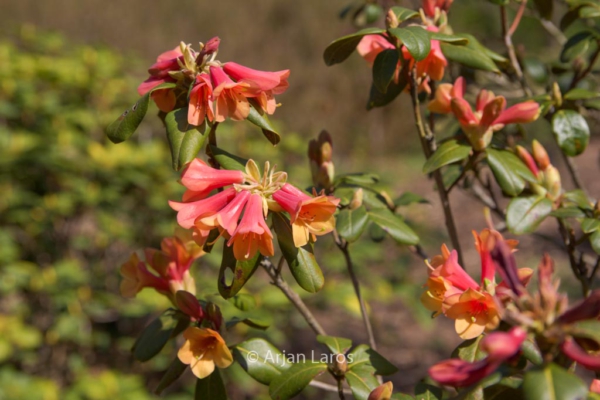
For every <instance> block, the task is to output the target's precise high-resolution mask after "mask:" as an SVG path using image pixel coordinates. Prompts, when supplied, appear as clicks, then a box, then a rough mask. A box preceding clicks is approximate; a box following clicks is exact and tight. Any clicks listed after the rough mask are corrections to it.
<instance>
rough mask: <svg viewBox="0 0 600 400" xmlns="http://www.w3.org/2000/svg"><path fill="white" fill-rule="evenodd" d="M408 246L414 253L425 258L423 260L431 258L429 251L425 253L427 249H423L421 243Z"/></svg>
mask: <svg viewBox="0 0 600 400" xmlns="http://www.w3.org/2000/svg"><path fill="white" fill-rule="evenodd" d="M408 248H409V250H410V251H411V252H412V253H413V254H414V255H416V256H418V257H420V258H421V259H423V260H428V259H429V256H428V255H427V253H425V250H423V247H421V245H420V244H416V245H414V246H409V247H408Z"/></svg>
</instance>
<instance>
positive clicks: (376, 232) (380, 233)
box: [369, 224, 385, 243]
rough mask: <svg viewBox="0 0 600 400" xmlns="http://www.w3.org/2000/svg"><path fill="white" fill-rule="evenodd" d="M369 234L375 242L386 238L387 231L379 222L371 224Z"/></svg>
mask: <svg viewBox="0 0 600 400" xmlns="http://www.w3.org/2000/svg"><path fill="white" fill-rule="evenodd" d="M369 236H370V237H371V240H372V241H374V242H375V243H379V242H381V241H383V239H385V231H384V230H383V229H381V227H380V226H379V225H377V224H371V225H370V226H369Z"/></svg>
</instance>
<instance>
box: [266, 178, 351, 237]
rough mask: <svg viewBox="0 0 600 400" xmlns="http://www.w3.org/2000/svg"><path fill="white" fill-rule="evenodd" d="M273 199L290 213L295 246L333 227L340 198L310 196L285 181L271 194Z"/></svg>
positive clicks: (329, 230) (327, 231)
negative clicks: (334, 215)
mask: <svg viewBox="0 0 600 400" xmlns="http://www.w3.org/2000/svg"><path fill="white" fill-rule="evenodd" d="M273 199H274V200H275V201H276V202H277V203H279V205H280V206H281V208H283V209H284V210H285V211H287V212H288V213H289V214H290V222H291V223H292V234H293V237H294V245H295V246H296V247H301V246H304V245H306V244H307V243H308V241H309V240H310V239H311V238H312V240H313V241H315V240H316V236H321V235H325V234H327V233H329V232H331V231H333V229H334V228H335V218H334V217H333V214H334V213H335V210H336V209H337V205H338V204H339V202H340V200H339V199H336V198H334V197H331V196H325V195H320V196H317V197H310V196H309V195H307V194H305V193H304V192H302V191H301V190H299V189H298V188H296V187H294V186H292V185H290V184H289V183H286V184H285V185H283V187H282V188H281V189H280V190H278V191H277V192H275V193H274V194H273Z"/></svg>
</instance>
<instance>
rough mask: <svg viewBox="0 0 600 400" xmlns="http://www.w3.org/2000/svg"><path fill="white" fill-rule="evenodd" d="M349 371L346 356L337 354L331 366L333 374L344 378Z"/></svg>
mask: <svg viewBox="0 0 600 400" xmlns="http://www.w3.org/2000/svg"><path fill="white" fill-rule="evenodd" d="M347 370H348V361H347V360H346V356H345V355H344V354H335V355H334V357H333V363H332V364H331V372H333V374H334V375H335V376H340V377H342V376H344V375H345V374H346V371H347Z"/></svg>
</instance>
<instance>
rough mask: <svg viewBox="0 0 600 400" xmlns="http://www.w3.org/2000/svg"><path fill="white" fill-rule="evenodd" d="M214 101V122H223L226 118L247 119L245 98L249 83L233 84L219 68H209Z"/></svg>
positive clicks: (247, 107) (247, 104)
mask: <svg viewBox="0 0 600 400" xmlns="http://www.w3.org/2000/svg"><path fill="white" fill-rule="evenodd" d="M210 76H211V80H212V85H213V100H214V101H215V116H214V118H215V121H217V122H223V121H225V119H226V118H227V117H229V118H231V119H232V120H234V121H241V120H243V119H246V118H248V114H249V113H250V103H249V102H248V99H247V98H246V97H247V96H246V95H247V93H248V88H249V87H250V84H249V83H246V82H234V81H233V80H231V78H230V77H229V76H227V74H226V73H225V72H224V71H223V68H220V67H210Z"/></svg>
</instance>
